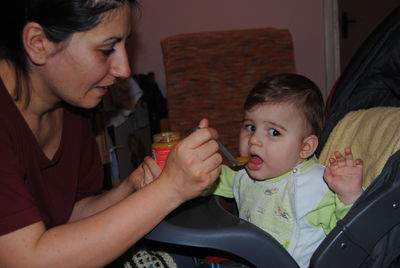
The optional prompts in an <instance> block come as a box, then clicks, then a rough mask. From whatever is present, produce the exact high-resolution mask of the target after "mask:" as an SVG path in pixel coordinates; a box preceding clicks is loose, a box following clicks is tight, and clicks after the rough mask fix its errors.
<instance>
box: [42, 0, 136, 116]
mask: <svg viewBox="0 0 400 268" xmlns="http://www.w3.org/2000/svg"><path fill="white" fill-rule="evenodd" d="M131 23H132V21H131V9H130V5H128V4H124V5H122V6H121V7H119V8H117V9H114V10H112V11H110V12H109V13H106V14H105V16H104V17H103V20H102V22H101V23H100V24H99V25H97V26H96V27H95V28H93V29H91V30H89V31H87V32H78V33H75V34H73V35H72V37H71V38H70V39H69V40H67V41H66V42H64V43H61V44H58V46H60V48H59V50H58V51H57V52H55V53H54V54H53V55H51V56H50V57H49V59H48V60H47V62H46V63H45V64H44V65H43V66H42V68H40V71H39V72H40V75H39V77H40V79H39V81H40V83H39V84H40V86H41V87H42V88H43V89H45V91H46V96H48V97H49V98H50V101H54V102H59V101H65V102H67V103H70V104H72V105H74V106H77V107H82V108H92V107H95V106H96V105H97V104H98V103H99V102H100V101H101V99H102V97H103V96H104V95H105V94H106V93H107V91H108V87H109V86H111V85H112V84H113V83H115V80H116V78H126V77H128V76H129V75H130V67H129V63H128V57H127V53H126V49H125V43H126V39H127V37H128V35H129V34H130V31H131Z"/></svg>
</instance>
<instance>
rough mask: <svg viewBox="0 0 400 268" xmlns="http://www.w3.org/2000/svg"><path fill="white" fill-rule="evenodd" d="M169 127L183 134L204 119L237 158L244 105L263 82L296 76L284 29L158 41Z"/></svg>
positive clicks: (187, 35) (249, 30) (200, 35)
mask: <svg viewBox="0 0 400 268" xmlns="http://www.w3.org/2000/svg"><path fill="white" fill-rule="evenodd" d="M161 47H162V53H163V58H164V66H165V74H166V83H167V102H168V113H169V123H170V127H171V129H172V130H174V131H183V132H185V131H187V130H188V129H191V128H193V127H195V126H197V124H198V122H199V121H200V119H202V118H208V119H209V120H210V125H211V126H212V127H214V128H215V129H217V131H218V133H219V135H220V140H221V141H222V142H223V143H224V144H225V145H226V146H227V147H228V149H229V150H231V152H232V153H234V154H237V153H238V137H239V130H240V126H241V120H242V116H243V107H242V106H243V103H244V101H245V98H246V96H247V94H248V92H249V91H250V89H251V88H252V87H253V86H254V85H255V84H256V83H257V82H258V81H259V80H260V79H262V78H263V77H264V76H266V75H269V74H273V73H282V72H295V61H294V51H293V41H292V37H291V35H290V33H289V31H288V30H286V29H274V28H265V29H246V30H229V31H214V32H200V33H188V34H179V35H175V36H170V37H167V38H165V39H163V40H162V41H161Z"/></svg>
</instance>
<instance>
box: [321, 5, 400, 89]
mask: <svg viewBox="0 0 400 268" xmlns="http://www.w3.org/2000/svg"><path fill="white" fill-rule="evenodd" d="M399 5H400V3H399V0H324V6H325V10H324V12H325V40H326V42H325V44H326V47H325V51H326V72H327V79H326V80H327V88H328V89H330V88H331V87H332V86H333V84H334V82H335V81H336V79H337V78H338V77H339V76H340V74H341V73H342V72H343V70H344V68H345V67H346V66H347V64H348V62H349V61H350V59H351V57H352V56H353V55H354V53H355V52H356V51H357V49H358V48H359V47H360V45H361V44H362V42H363V41H364V40H365V39H366V38H367V37H368V35H369V34H370V33H371V32H372V31H373V30H374V29H375V27H376V26H377V25H378V24H379V23H380V22H381V21H382V20H383V19H384V18H385V17H386V16H387V15H388V14H389V13H390V12H391V11H392V10H393V9H395V8H396V7H398V6H399Z"/></svg>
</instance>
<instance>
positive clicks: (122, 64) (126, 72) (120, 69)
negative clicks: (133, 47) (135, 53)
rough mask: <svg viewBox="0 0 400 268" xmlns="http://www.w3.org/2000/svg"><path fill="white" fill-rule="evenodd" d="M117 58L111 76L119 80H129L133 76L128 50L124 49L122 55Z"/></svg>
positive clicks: (111, 69)
mask: <svg viewBox="0 0 400 268" xmlns="http://www.w3.org/2000/svg"><path fill="white" fill-rule="evenodd" d="M115 56H116V57H115V58H114V59H113V61H112V63H111V67H110V73H111V75H112V76H114V77H118V78H128V77H129V76H130V75H131V68H130V66H129V61H128V54H127V53H126V50H125V49H123V50H122V51H121V53H118V54H116V55H115Z"/></svg>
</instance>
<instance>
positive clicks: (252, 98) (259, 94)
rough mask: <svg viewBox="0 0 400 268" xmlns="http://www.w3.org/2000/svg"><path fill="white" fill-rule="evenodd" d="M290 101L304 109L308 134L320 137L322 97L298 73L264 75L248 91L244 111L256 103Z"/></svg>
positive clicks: (322, 118) (322, 121)
mask: <svg viewBox="0 0 400 268" xmlns="http://www.w3.org/2000/svg"><path fill="white" fill-rule="evenodd" d="M283 102H291V103H294V104H296V105H297V106H298V107H299V108H301V109H302V110H303V111H304V116H305V119H306V121H307V124H308V127H309V131H310V134H315V135H316V136H317V137H320V135H321V133H322V128H323V124H324V99H323V97H322V94H321V91H320V90H319V88H318V86H317V85H316V84H315V83H314V82H313V81H311V80H310V79H308V78H307V77H305V76H302V75H299V74H290V73H284V74H275V75H271V76H267V77H265V78H264V79H263V80H262V81H261V82H259V83H257V84H256V85H255V86H254V88H253V89H252V90H251V91H250V93H249V95H248V96H247V99H246V101H245V103H244V109H245V111H248V110H250V109H251V108H253V107H254V106H255V105H257V104H268V103H272V104H277V103H283Z"/></svg>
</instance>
